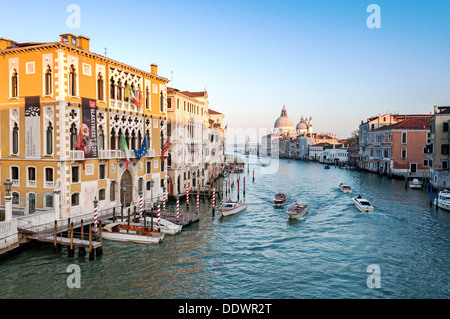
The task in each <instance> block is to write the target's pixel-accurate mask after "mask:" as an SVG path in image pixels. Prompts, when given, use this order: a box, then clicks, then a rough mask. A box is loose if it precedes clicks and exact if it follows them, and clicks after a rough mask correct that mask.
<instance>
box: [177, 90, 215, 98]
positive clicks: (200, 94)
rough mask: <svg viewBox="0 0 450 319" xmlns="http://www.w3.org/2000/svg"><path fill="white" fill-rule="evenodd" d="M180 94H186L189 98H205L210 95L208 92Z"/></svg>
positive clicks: (185, 92)
mask: <svg viewBox="0 0 450 319" xmlns="http://www.w3.org/2000/svg"><path fill="white" fill-rule="evenodd" d="M180 93H181V94H184V95H186V96H189V97H202V96H205V95H207V94H208V93H206V91H203V92H189V91H181V92H180Z"/></svg>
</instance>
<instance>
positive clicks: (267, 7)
mask: <svg viewBox="0 0 450 319" xmlns="http://www.w3.org/2000/svg"><path fill="white" fill-rule="evenodd" d="M72 3H74V4H77V5H79V6H80V9H81V27H80V28H69V27H68V26H67V23H66V21H67V18H68V17H69V15H70V13H67V12H66V9H67V7H68V5H69V4H72ZM372 3H374V4H377V5H379V7H380V9H381V28H379V29H369V28H368V27H367V24H366V20H367V18H368V17H369V15H370V14H371V13H368V12H366V8H367V6H368V5H370V4H372ZM2 11H4V12H8V14H2V19H1V20H0V37H5V38H10V39H13V40H16V41H19V42H28V41H36V42H39V41H48V42H51V41H57V40H58V39H59V37H58V35H59V34H62V33H65V32H71V33H73V34H76V35H80V34H83V35H86V36H88V37H90V38H91V51H93V52H96V53H99V54H104V52H105V48H107V55H108V57H110V58H113V59H116V60H118V61H121V62H124V63H127V64H130V65H133V66H135V67H138V68H141V69H144V70H150V64H151V63H156V64H158V66H159V68H158V71H159V74H160V75H162V76H165V77H167V78H168V79H172V72H173V83H170V84H169V86H174V87H176V88H178V89H181V90H189V91H201V90H203V89H204V88H205V87H206V89H207V90H208V93H209V98H210V107H211V108H213V109H215V110H217V111H220V112H222V113H224V114H225V116H226V117H225V123H227V124H228V127H229V128H230V127H231V128H243V129H244V130H245V129H248V128H252V127H253V128H256V129H259V128H267V129H270V128H271V127H273V124H274V122H275V120H276V119H277V118H278V116H279V115H280V112H281V108H282V107H283V105H285V106H286V108H287V112H288V115H289V117H290V118H291V119H292V121H293V122H294V126H295V125H296V124H297V123H298V122H299V120H300V117H301V116H302V115H304V116H308V117H309V116H312V118H313V121H314V130H315V131H316V132H332V133H336V134H337V136H338V137H339V138H345V137H348V136H350V133H351V131H353V130H354V129H356V128H357V127H358V125H359V123H360V122H361V120H363V119H366V118H367V117H369V116H373V115H376V114H378V113H384V112H393V113H396V112H400V113H429V112H430V111H432V110H433V105H450V54H449V52H450V1H447V0H442V1H428V2H427V1H400V0H398V1H393V0H390V1H376V0H373V1H359V0H353V1H351V0H334V1H332V0H326V1H325V0H309V1H265V0H262V1H245V0H241V1H235V0H228V1H175V0H171V1H170V0H169V1H128V2H126V1H76V0H73V1H49V0H44V1H37V2H32V1H16V2H11V1H9V2H8V3H5V4H2ZM18 22H19V23H18Z"/></svg>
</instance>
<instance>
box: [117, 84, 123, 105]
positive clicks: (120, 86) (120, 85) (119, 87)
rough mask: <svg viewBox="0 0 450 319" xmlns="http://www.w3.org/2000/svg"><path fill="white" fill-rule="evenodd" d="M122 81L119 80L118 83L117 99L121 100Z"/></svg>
mask: <svg viewBox="0 0 450 319" xmlns="http://www.w3.org/2000/svg"><path fill="white" fill-rule="evenodd" d="M122 88H123V86H122V81H120V80H119V83H118V84H117V99H118V100H119V101H122Z"/></svg>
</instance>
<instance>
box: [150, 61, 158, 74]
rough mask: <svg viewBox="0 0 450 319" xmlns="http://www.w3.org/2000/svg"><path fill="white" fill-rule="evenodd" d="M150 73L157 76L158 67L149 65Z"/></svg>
mask: <svg viewBox="0 0 450 319" xmlns="http://www.w3.org/2000/svg"><path fill="white" fill-rule="evenodd" d="M150 69H151V73H153V74H155V75H158V65H157V64H154V63H152V64H150Z"/></svg>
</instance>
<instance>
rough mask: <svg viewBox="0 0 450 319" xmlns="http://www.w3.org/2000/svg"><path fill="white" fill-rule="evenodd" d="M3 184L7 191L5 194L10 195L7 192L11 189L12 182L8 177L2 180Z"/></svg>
mask: <svg viewBox="0 0 450 319" xmlns="http://www.w3.org/2000/svg"><path fill="white" fill-rule="evenodd" d="M3 184H4V185H5V190H6V191H7V194H6V196H11V194H10V193H9V192H10V191H11V186H12V182H11V180H10V179H9V178H7V179H6V182H3Z"/></svg>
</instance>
